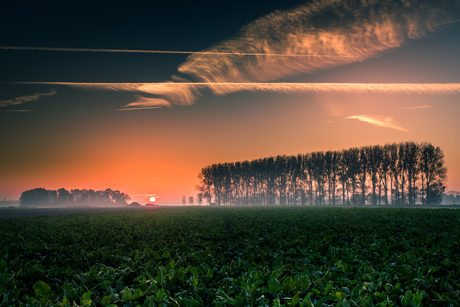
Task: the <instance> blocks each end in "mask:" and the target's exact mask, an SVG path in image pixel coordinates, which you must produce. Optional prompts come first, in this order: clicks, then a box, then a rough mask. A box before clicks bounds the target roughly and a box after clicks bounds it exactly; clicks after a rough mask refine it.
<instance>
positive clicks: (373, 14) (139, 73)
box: [0, 0, 460, 204]
mask: <svg viewBox="0 0 460 307" xmlns="http://www.w3.org/2000/svg"><path fill="white" fill-rule="evenodd" d="M358 2H359V1H345V0H344V1H340V0H336V1H325V0H323V1H307V2H305V1H291V0H287V1H282V2H280V1H275V0H272V1H267V0H264V1H259V0H255V1H232V2H228V1H225V2H222V1H173V2H171V3H163V2H161V3H160V2H159V1H151V2H149V4H145V3H143V2H136V1H130V2H129V3H125V4H123V5H118V4H115V3H112V5H110V6H107V5H106V2H104V3H98V2H94V1H91V2H90V1H88V2H85V1H79V2H78V3H74V2H72V3H65V2H63V1H56V2H50V1H45V2H40V3H36V2H31V3H27V2H20V3H19V2H15V3H9V4H7V5H6V6H4V7H3V8H2V12H1V13H0V17H1V18H0V46H1V47H0V132H1V133H0V144H1V147H0V148H1V149H0V198H1V199H3V198H4V197H5V198H6V199H13V200H14V199H19V196H20V194H21V192H22V191H25V190H29V189H33V188H37V187H43V188H46V189H58V188H61V187H63V188H66V189H73V188H79V189H82V188H88V189H90V188H91V189H95V190H100V189H105V188H111V189H117V190H120V191H122V192H125V193H127V194H129V195H130V196H131V198H132V201H138V202H140V203H147V202H148V199H149V196H153V195H154V196H155V197H157V201H158V202H159V203H162V204H178V203H180V200H181V198H182V196H183V195H185V196H187V197H188V196H192V195H193V196H196V191H195V185H196V184H197V183H198V178H197V176H198V173H199V172H200V170H201V168H202V167H204V166H206V165H209V164H212V163H218V162H230V161H242V160H252V159H256V158H262V157H267V156H271V155H279V154H286V155H292V154H298V153H307V152H312V151H319V150H323V151H326V150H339V149H342V148H349V147H354V146H364V145H373V144H385V143H392V142H401V141H417V142H431V143H432V144H433V145H435V146H440V147H441V148H442V149H443V150H444V153H445V162H446V166H447V168H448V181H447V189H448V190H457V191H459V190H460V154H459V153H460V141H459V140H460V122H459V120H458V118H459V116H460V58H459V54H460V53H459V50H460V35H459V33H460V1H455V0H451V1H428V0H426V1H425V0H400V1H367V2H368V3H371V4H358Z"/></svg>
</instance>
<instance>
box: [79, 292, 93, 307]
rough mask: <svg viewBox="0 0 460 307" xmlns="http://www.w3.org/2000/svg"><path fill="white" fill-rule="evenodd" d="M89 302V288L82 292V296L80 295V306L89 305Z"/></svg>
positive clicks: (87, 306) (86, 306)
mask: <svg viewBox="0 0 460 307" xmlns="http://www.w3.org/2000/svg"><path fill="white" fill-rule="evenodd" d="M91 302H92V301H91V290H88V291H86V292H85V293H83V296H82V297H81V300H80V304H81V306H80V307H89V306H91Z"/></svg>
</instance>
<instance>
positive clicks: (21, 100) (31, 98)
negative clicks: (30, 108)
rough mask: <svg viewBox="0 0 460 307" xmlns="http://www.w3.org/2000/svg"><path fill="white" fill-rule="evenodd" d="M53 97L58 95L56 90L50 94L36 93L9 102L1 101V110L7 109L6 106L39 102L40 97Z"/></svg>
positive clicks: (52, 90)
mask: <svg viewBox="0 0 460 307" xmlns="http://www.w3.org/2000/svg"><path fill="white" fill-rule="evenodd" d="M53 95H56V91H55V90H54V89H51V91H50V92H49V93H35V94H33V95H28V96H21V97H17V98H13V99H9V100H1V101H0V108H1V107H6V106H15V105H19V104H23V103H25V102H30V101H35V100H38V99H40V97H43V96H53Z"/></svg>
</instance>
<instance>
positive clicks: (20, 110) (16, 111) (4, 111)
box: [0, 110, 30, 112]
mask: <svg viewBox="0 0 460 307" xmlns="http://www.w3.org/2000/svg"><path fill="white" fill-rule="evenodd" d="M29 111H30V110H0V112H29Z"/></svg>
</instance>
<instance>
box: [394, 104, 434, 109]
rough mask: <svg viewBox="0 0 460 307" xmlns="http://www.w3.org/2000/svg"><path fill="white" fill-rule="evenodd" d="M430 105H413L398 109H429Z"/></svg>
mask: <svg viewBox="0 0 460 307" xmlns="http://www.w3.org/2000/svg"><path fill="white" fill-rule="evenodd" d="M431 108H432V106H428V105H426V106H414V107H404V108H399V110H421V109H431Z"/></svg>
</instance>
